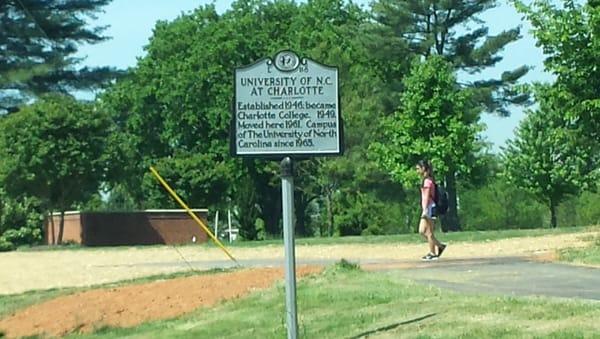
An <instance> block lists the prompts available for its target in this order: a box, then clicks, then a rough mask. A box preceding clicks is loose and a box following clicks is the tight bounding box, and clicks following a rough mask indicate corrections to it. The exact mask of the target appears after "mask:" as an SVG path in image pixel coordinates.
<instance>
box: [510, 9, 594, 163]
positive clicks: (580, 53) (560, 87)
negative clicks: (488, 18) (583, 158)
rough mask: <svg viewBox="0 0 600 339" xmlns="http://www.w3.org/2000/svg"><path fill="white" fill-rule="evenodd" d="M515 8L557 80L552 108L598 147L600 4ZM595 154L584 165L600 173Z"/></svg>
mask: <svg viewBox="0 0 600 339" xmlns="http://www.w3.org/2000/svg"><path fill="white" fill-rule="evenodd" d="M515 5H516V7H517V9H518V10H519V11H520V12H521V13H523V14H524V15H525V17H526V18H527V19H528V20H529V22H531V25H532V26H533V34H534V36H535V37H536V39H537V45H538V46H540V47H541V48H542V50H543V51H544V55H545V56H546V59H545V60H544V66H545V68H546V70H547V71H549V72H551V73H552V74H554V75H555V76H556V80H555V81H554V83H553V84H552V88H549V89H547V90H548V91H552V92H553V93H554V94H553V96H554V98H553V101H554V104H555V105H560V106H561V110H562V111H563V112H564V113H565V114H566V115H567V117H568V118H569V119H571V120H572V122H573V123H576V124H578V126H579V128H580V133H581V134H582V135H585V136H586V137H587V138H588V141H589V142H592V143H596V144H597V146H596V147H598V146H600V67H598V64H599V63H600V1H598V0H588V1H584V2H576V1H571V0H567V1H564V2H559V3H556V2H552V1H546V0H535V1H533V2H531V3H530V4H529V5H525V4H524V3H523V2H521V1H515ZM597 154H598V152H593V153H591V154H589V155H588V161H593V162H595V163H596V165H597V166H599V167H600V159H599V157H598V156H597Z"/></svg>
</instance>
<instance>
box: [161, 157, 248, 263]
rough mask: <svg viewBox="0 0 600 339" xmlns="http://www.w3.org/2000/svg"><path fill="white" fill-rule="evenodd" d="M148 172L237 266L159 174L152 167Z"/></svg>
mask: <svg viewBox="0 0 600 339" xmlns="http://www.w3.org/2000/svg"><path fill="white" fill-rule="evenodd" d="M150 171H151V172H152V174H154V176H155V177H156V179H158V181H159V182H160V183H161V184H162V185H163V186H164V187H165V189H166V190H167V191H168V192H169V193H170V194H171V196H173V198H174V199H175V200H176V201H177V202H178V203H179V204H180V205H181V207H183V208H184V209H185V211H186V212H187V213H188V214H189V215H190V216H191V217H192V218H193V219H194V220H195V221H196V223H198V225H200V227H202V229H204V232H206V234H208V236H209V237H210V238H211V239H212V240H213V241H214V242H215V243H216V244H217V245H218V246H219V247H220V248H221V249H222V250H223V252H225V254H227V256H228V257H229V258H231V260H233V261H235V263H236V264H237V263H238V262H237V260H235V258H234V257H233V256H232V255H231V254H230V253H229V251H227V249H226V248H225V246H223V244H221V242H220V241H219V239H217V238H216V237H215V236H214V235H213V234H212V232H211V231H210V230H209V229H208V227H206V225H204V223H203V222H202V220H200V218H198V216H196V214H195V213H194V212H192V210H191V209H190V208H189V207H188V206H187V205H186V204H185V202H183V200H181V198H180V197H179V196H178V195H177V193H175V191H173V189H172V188H171V187H170V186H169V184H167V182H166V181H165V180H164V179H163V178H162V177H161V176H160V174H158V172H157V171H156V170H155V169H154V167H152V166H150Z"/></svg>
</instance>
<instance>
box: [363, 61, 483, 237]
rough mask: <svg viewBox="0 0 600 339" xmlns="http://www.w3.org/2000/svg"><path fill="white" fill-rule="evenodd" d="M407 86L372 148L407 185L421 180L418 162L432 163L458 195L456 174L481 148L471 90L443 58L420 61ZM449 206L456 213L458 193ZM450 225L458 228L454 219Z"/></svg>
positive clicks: (463, 169) (440, 176) (467, 169)
mask: <svg viewBox="0 0 600 339" xmlns="http://www.w3.org/2000/svg"><path fill="white" fill-rule="evenodd" d="M404 88H405V90H404V92H403V94H402V98H401V105H400V108H399V109H398V111H397V112H396V113H395V114H394V115H393V116H390V117H389V118H386V119H384V120H383V122H382V124H381V129H382V133H383V138H382V140H385V141H383V142H376V143H373V146H372V150H373V151H374V152H375V154H376V157H377V160H378V162H379V163H380V164H381V166H382V167H384V168H386V169H387V170H388V171H389V172H390V173H391V174H392V176H393V177H394V178H395V179H396V180H397V181H399V182H402V183H404V184H405V185H406V186H408V187H415V186H417V185H418V183H420V182H419V179H418V178H416V172H415V169H414V166H415V165H416V163H417V161H419V160H420V159H427V160H429V161H431V163H432V165H433V167H434V170H435V172H436V175H437V178H438V181H440V184H441V183H442V181H445V183H446V187H447V188H448V189H447V190H448V192H449V194H456V175H457V174H460V173H468V172H469V171H470V167H469V166H468V162H467V160H468V159H469V157H470V156H471V155H472V154H473V153H474V152H475V151H476V149H477V132H479V131H480V130H481V126H480V125H478V119H479V116H478V114H477V112H476V111H474V110H473V108H472V107H470V106H469V103H470V100H469V93H468V91H467V90H463V89H461V88H460V87H459V86H458V84H457V83H456V78H455V76H454V74H453V70H452V68H451V66H450V64H449V63H447V62H446V61H444V60H443V59H442V58H441V57H439V56H431V57H429V58H428V59H427V60H426V61H425V62H423V63H420V62H416V63H415V65H414V66H413V69H412V72H411V74H410V75H409V76H408V77H407V78H405V81H404ZM450 204H451V205H450V206H449V207H450V210H454V211H456V207H457V206H456V205H455V204H456V197H455V196H454V197H452V198H451V199H450ZM452 204H454V205H452ZM448 217H450V218H452V217H453V216H452V215H451V214H449V215H448ZM447 225H448V226H447V228H448V229H450V230H458V229H457V226H458V223H457V222H456V221H453V220H450V222H449V223H448V224H447Z"/></svg>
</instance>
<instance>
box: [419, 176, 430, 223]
mask: <svg viewBox="0 0 600 339" xmlns="http://www.w3.org/2000/svg"><path fill="white" fill-rule="evenodd" d="M432 186H433V182H432V181H431V180H430V179H425V181H424V182H423V187H421V208H422V209H423V211H422V212H421V216H426V215H427V207H428V206H429V204H430V201H429V200H430V199H431V189H432Z"/></svg>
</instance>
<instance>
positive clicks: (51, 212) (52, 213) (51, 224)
mask: <svg viewBox="0 0 600 339" xmlns="http://www.w3.org/2000/svg"><path fill="white" fill-rule="evenodd" d="M50 232H52V242H51V244H52V245H56V236H55V235H54V212H53V211H52V210H50Z"/></svg>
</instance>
